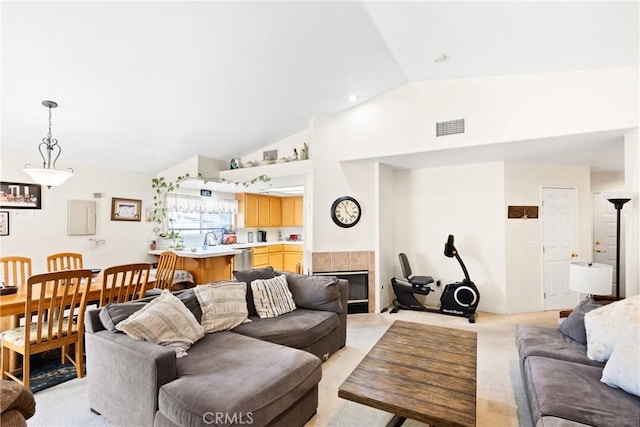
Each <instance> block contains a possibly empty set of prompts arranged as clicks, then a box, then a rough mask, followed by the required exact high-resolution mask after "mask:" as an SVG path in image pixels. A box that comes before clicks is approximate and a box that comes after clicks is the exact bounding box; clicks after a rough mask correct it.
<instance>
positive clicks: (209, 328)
mask: <svg viewBox="0 0 640 427" xmlns="http://www.w3.org/2000/svg"><path fill="white" fill-rule="evenodd" d="M193 289H194V292H195V294H196V297H197V298H198V302H199V303H200V308H201V309H202V326H204V329H205V331H206V332H218V331H227V330H229V329H232V328H235V327H236V326H238V325H240V324H242V323H245V322H250V320H249V319H248V318H247V316H248V315H249V312H248V311H247V299H246V295H247V284H246V283H244V282H215V283H209V284H207V285H200V286H196V287H195V288H193Z"/></svg>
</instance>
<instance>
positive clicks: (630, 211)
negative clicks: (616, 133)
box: [622, 128, 640, 296]
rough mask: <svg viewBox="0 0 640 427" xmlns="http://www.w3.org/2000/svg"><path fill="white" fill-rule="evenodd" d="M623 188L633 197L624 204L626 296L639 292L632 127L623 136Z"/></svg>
mask: <svg viewBox="0 0 640 427" xmlns="http://www.w3.org/2000/svg"><path fill="white" fill-rule="evenodd" d="M624 159H625V162H624V182H625V190H626V191H630V192H633V193H635V197H634V198H633V200H631V201H630V202H629V203H627V204H626V205H625V206H624V210H623V211H622V212H624V213H625V218H626V222H625V225H626V229H625V264H626V269H625V277H626V282H625V283H626V291H625V295H626V296H632V295H638V294H640V261H639V260H640V135H639V132H638V129H637V128H636V129H634V130H633V131H631V132H629V133H628V134H626V135H625V137H624Z"/></svg>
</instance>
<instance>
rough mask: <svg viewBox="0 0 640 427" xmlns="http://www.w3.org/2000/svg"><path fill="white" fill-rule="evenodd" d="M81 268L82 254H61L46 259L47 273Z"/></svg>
mask: <svg viewBox="0 0 640 427" xmlns="http://www.w3.org/2000/svg"><path fill="white" fill-rule="evenodd" d="M81 268H82V254H77V253H74V252H61V253H58V254H53V255H49V256H48V257H47V271H49V272H51V271H62V270H78V269H81Z"/></svg>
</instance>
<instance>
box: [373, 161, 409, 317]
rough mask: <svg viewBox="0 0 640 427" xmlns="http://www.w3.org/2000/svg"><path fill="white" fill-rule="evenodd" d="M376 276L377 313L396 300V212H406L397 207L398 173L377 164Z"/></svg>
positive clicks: (400, 275)
mask: <svg viewBox="0 0 640 427" xmlns="http://www.w3.org/2000/svg"><path fill="white" fill-rule="evenodd" d="M376 175H377V176H376V183H377V192H376V201H375V204H376V211H377V213H378V217H377V221H376V235H377V238H376V244H375V246H376V248H377V250H376V275H377V280H378V283H380V286H379V287H378V289H377V295H376V312H379V311H380V310H381V309H382V308H384V307H389V306H391V304H392V303H393V299H394V298H395V296H394V293H393V288H392V287H391V278H392V277H402V274H401V273H400V272H399V270H400V267H399V262H398V253H397V252H396V247H395V242H394V234H395V230H394V224H395V223H396V221H395V215H396V210H398V209H402V207H401V206H398V205H397V204H396V198H395V194H394V177H395V172H394V171H393V169H392V168H391V167H389V166H387V165H383V164H377V174H376Z"/></svg>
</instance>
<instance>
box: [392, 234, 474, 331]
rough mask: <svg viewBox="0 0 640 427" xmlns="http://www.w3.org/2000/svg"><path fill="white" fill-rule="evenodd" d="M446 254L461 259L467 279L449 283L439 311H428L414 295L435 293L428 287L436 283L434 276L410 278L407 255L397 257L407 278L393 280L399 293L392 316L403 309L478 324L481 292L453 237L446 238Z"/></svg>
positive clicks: (395, 289)
mask: <svg viewBox="0 0 640 427" xmlns="http://www.w3.org/2000/svg"><path fill="white" fill-rule="evenodd" d="M444 255H445V256H446V257H449V258H453V257H455V258H456V259H457V260H458V263H460V267H462V272H463V273H464V279H463V280H462V282H456V283H450V284H448V285H446V286H445V287H444V291H443V292H442V296H440V308H439V309H435V308H427V307H425V306H424V305H423V304H422V303H420V301H418V300H417V299H416V297H415V294H418V295H429V293H430V292H432V291H433V289H431V288H430V287H429V284H430V283H433V277H431V276H411V274H412V271H411V266H410V265H409V260H408V259H407V255H406V254H404V253H401V254H399V255H398V258H399V259H400V267H401V268H402V275H403V276H404V279H397V278H395V277H394V278H392V279H391V285H392V287H393V292H394V293H395V294H396V299H395V300H394V301H393V308H392V309H391V313H397V312H398V310H400V309H404V310H417V311H429V312H432V313H441V314H448V315H451V316H462V317H466V318H468V319H469V323H475V321H476V317H477V313H476V308H477V307H478V303H479V302H480V293H479V292H478V288H477V287H476V285H475V283H473V282H472V281H471V279H470V278H469V273H468V272H467V267H465V265H464V263H463V262H462V259H461V258H460V255H458V251H457V250H456V248H455V246H454V245H453V235H451V234H450V235H449V238H448V239H447V243H446V244H445V245H444Z"/></svg>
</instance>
